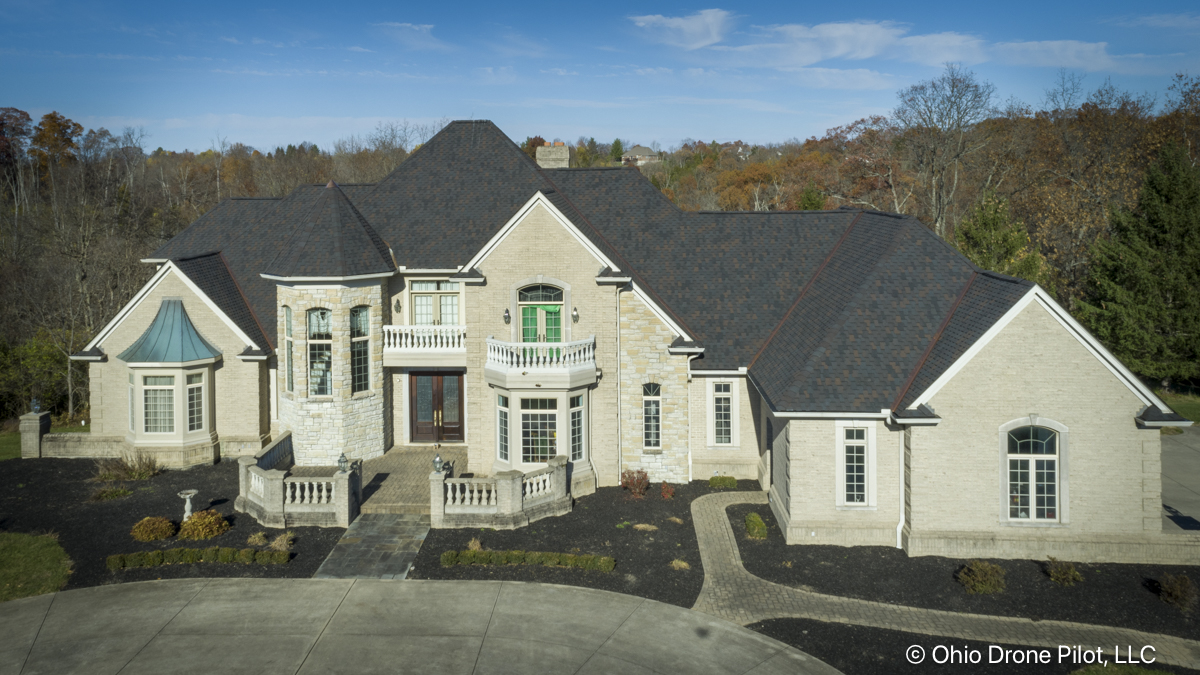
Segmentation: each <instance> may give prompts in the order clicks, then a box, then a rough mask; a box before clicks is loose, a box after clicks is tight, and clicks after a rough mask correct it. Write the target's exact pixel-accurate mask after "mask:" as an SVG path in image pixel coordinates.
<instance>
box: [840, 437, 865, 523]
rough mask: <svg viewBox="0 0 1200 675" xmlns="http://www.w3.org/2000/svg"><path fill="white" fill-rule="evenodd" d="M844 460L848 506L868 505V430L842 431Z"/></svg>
mask: <svg viewBox="0 0 1200 675" xmlns="http://www.w3.org/2000/svg"><path fill="white" fill-rule="evenodd" d="M842 436H843V441H842V460H843V461H844V462H845V479H844V488H845V501H846V504H848V505H849V504H866V503H867V430H866V429H864V428H862V427H856V428H846V429H844V430H843V431H842Z"/></svg>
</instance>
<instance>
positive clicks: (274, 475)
mask: <svg viewBox="0 0 1200 675" xmlns="http://www.w3.org/2000/svg"><path fill="white" fill-rule="evenodd" d="M260 471H261V469H260ZM262 473H263V477H264V478H266V480H265V481H264V482H265V483H266V485H264V486H263V504H262V505H263V520H262V522H261V523H260V524H261V525H262V526H263V527H287V517H286V515H285V511H286V507H285V506H284V503H283V494H284V493H283V479H284V478H285V477H286V476H287V472H286V471H276V470H275V469H271V470H270V471H263V472H262Z"/></svg>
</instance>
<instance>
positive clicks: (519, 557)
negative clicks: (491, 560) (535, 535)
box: [508, 551, 525, 565]
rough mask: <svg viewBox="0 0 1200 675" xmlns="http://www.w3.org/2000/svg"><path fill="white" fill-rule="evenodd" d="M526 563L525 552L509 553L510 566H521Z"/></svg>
mask: <svg viewBox="0 0 1200 675" xmlns="http://www.w3.org/2000/svg"><path fill="white" fill-rule="evenodd" d="M524 562H525V551H509V552H508V564H509V565H520V564H522V563H524Z"/></svg>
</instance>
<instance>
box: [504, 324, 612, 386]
mask: <svg viewBox="0 0 1200 675" xmlns="http://www.w3.org/2000/svg"><path fill="white" fill-rule="evenodd" d="M598 375H599V372H598V371H597V370H596V337H595V336H594V335H593V336H590V337H588V338H587V339H586V340H576V341H575V342H501V341H500V340H496V339H494V338H490V337H489V338H488V339H487V362H486V363H485V364H484V377H485V379H486V380H487V382H488V383H489V384H494V385H496V386H497V387H502V388H504V389H523V388H533V387H544V388H548V389H571V388H574V387H581V386H584V385H588V384H594V383H595V382H596V379H597V376H598Z"/></svg>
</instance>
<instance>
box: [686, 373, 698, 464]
mask: <svg viewBox="0 0 1200 675" xmlns="http://www.w3.org/2000/svg"><path fill="white" fill-rule="evenodd" d="M697 356H700V355H699V354H692V355H691V356H689V357H687V381H688V384H691V382H692V359H694V358H696V357H697ZM688 482H689V483H690V482H692V397H691V388H690V387H689V388H688Z"/></svg>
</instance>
